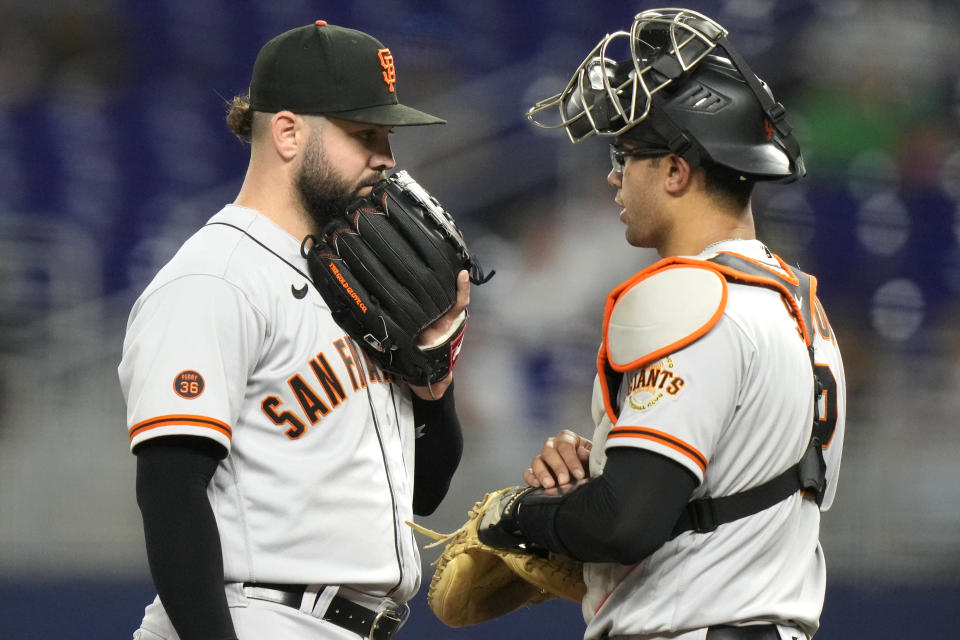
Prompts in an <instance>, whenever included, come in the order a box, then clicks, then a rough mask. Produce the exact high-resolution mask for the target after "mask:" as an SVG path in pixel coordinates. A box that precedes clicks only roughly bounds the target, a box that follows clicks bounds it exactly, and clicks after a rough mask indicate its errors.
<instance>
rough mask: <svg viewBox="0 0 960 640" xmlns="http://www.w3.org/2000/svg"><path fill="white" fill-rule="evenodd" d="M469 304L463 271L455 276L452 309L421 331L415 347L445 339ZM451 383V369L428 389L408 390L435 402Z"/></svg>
mask: <svg viewBox="0 0 960 640" xmlns="http://www.w3.org/2000/svg"><path fill="white" fill-rule="evenodd" d="M469 304H470V274H469V273H467V270H466V269H464V270H463V271H461V272H460V273H459V274H457V301H456V303H455V304H454V305H453V307H452V308H451V309H450V311H448V312H447V313H445V314H444V315H443V316H441V317H440V319H439V320H437V321H436V322H434V323H433V324H432V325H430V326H429V327H427V328H426V329H424V330H423V332H422V333H421V334H420V336H419V337H418V338H417V346H420V347H429V346H430V345H432V344H436V343H438V342H441V341H443V340H444V339H446V335H447V334H448V333H449V332H450V330H451V329H452V328H453V327H454V325H455V324H456V323H457V322H458V321H459V320H460V314H462V313H463V310H464V309H466V308H467V305H469ZM451 382H453V370H452V369H451V371H450V373H449V375H447V377H446V378H444V379H443V380H438V381H437V382H434V383H433V384H432V385H430V386H429V387H427V386H422V387H421V386H417V385H410V389H411V390H412V391H413V392H414V393H415V394H417V395H418V396H419V397H421V398H423V399H424V400H436V399H439V398H440V396H442V395H443V394H444V393H446V391H447V388H448V387H449V386H450V383H451Z"/></svg>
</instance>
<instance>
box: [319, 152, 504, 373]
mask: <svg viewBox="0 0 960 640" xmlns="http://www.w3.org/2000/svg"><path fill="white" fill-rule="evenodd" d="M301 252H302V253H303V255H304V257H306V258H307V263H308V265H309V268H310V275H311V277H312V278H313V282H314V284H315V285H316V287H317V289H318V290H319V291H320V294H321V295H322V296H323V299H324V300H325V301H326V303H327V305H328V306H329V307H330V312H331V314H332V315H333V319H334V320H336V322H337V324H339V325H340V326H341V327H342V328H343V329H344V331H346V332H347V334H348V335H349V336H350V337H351V338H353V339H354V340H355V341H356V342H357V343H358V344H360V345H361V347H363V349H364V350H365V351H366V353H367V354H368V355H369V356H370V358H371V359H372V360H373V361H374V362H375V363H376V364H377V365H378V366H380V368H382V369H384V370H385V371H389V372H391V373H394V374H397V375H398V376H400V377H401V378H403V379H404V380H406V381H408V382H410V383H412V384H416V385H429V384H431V383H433V382H436V381H438V380H441V379H443V378H445V377H446V376H447V374H448V373H449V372H450V370H451V369H452V368H453V364H454V362H455V361H456V359H457V356H458V355H459V353H460V345H461V342H462V340H463V334H464V331H465V329H466V324H467V315H468V314H467V313H466V311H464V313H463V314H462V315H461V316H460V318H459V319H458V321H457V322H456V323H454V326H453V327H452V329H451V330H450V331H449V332H447V335H445V336H444V338H443V340H441V341H440V343H439V344H433V345H429V347H427V348H421V347H419V346H417V337H418V336H419V335H420V334H421V333H422V332H423V330H424V329H426V328H427V327H429V326H430V325H432V324H433V323H435V322H436V321H437V320H438V319H439V318H440V317H441V316H443V315H444V314H446V313H447V312H448V311H450V309H452V308H453V306H454V304H455V303H456V300H457V274H459V273H460V271H462V270H464V269H466V270H467V271H468V272H469V274H470V280H471V282H473V283H474V284H483V283H484V282H486V281H487V280H489V279H490V278H491V277H492V276H493V272H492V271H491V272H490V274H489V275H486V276H485V275H484V273H483V270H482V268H481V267H480V264H479V262H477V260H476V258H475V257H473V256H471V255H470V252H469V251H468V250H467V245H466V243H465V242H464V240H463V236H462V234H461V233H460V230H459V229H458V228H457V226H456V224H455V223H454V221H453V218H452V217H451V216H450V214H449V213H447V212H446V211H445V210H444V209H443V207H442V206H440V203H439V202H437V200H436V198H434V197H432V196H431V195H430V194H429V193H427V191H426V190H425V189H424V188H423V187H421V186H420V185H419V184H417V182H416V181H415V180H414V179H413V178H411V177H410V175H409V174H408V173H407V172H406V171H398V172H397V173H395V174H393V175H392V176H390V177H389V178H387V179H385V180H381V181H380V182H378V183H377V184H376V185H374V187H373V191H372V193H371V194H370V196H368V197H366V198H361V199H359V200H358V201H357V202H355V203H354V204H352V205H351V206H350V207H349V208H348V210H347V211H346V214H345V217H343V218H340V219H337V220H334V221H332V222H330V223H329V224H328V225H327V226H326V228H324V229H323V233H322V237H321V238H315V237H313V236H307V238H306V239H305V240H304V242H303V246H302V247H301Z"/></svg>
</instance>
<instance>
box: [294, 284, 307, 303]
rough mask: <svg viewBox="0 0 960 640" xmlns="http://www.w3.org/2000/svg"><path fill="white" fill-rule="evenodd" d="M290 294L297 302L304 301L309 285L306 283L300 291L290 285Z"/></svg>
mask: <svg viewBox="0 0 960 640" xmlns="http://www.w3.org/2000/svg"><path fill="white" fill-rule="evenodd" d="M290 293H292V294H293V297H294V298H296V299H297V300H303V299H304V298H305V297H307V284H306V283H304V284H303V286H302V287H300V288H299V289H297V288H296V287H295V286H293V285H290Z"/></svg>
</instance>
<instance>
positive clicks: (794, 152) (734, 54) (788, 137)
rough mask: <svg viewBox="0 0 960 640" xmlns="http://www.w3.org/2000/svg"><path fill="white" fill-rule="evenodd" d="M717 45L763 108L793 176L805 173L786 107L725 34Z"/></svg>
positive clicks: (718, 40)
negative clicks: (775, 97) (785, 155)
mask: <svg viewBox="0 0 960 640" xmlns="http://www.w3.org/2000/svg"><path fill="white" fill-rule="evenodd" d="M717 46H718V47H719V48H721V49H723V50H724V51H725V52H726V54H727V57H729V58H730V62H732V63H733V66H735V67H736V68H737V71H739V72H740V75H742V76H743V79H744V81H745V82H746V83H747V86H748V87H750V90H751V91H752V92H753V95H755V96H756V97H757V100H758V101H759V102H760V107H761V108H762V109H763V112H764V113H765V114H766V116H767V119H768V120H769V121H770V124H771V125H772V126H773V128H774V129H775V130H776V132H777V134H778V136H779V142H780V144H781V145H782V146H783V150H784V151H786V152H787V156H788V157H789V158H790V163H791V164H792V165H793V170H794V176H796V177H802V176H804V175H806V173H807V169H806V167H805V166H804V164H803V156H802V155H801V154H800V143H799V142H797V139H796V137H795V136H794V135H793V129H792V128H791V127H790V124H789V123H788V122H787V110H786V108H785V107H784V106H783V104H781V103H779V102H777V101H776V100H774V99H773V96H772V95H771V94H770V92H769V91H767V90H766V89H765V88H764V87H763V85H762V84H760V78H758V77H757V74H755V73H754V72H753V70H752V69H751V68H750V65H749V64H747V61H746V60H745V59H744V57H743V56H742V55H740V52H739V51H737V48H736V47H734V46H733V43H732V42H730V39H729V38H728V37H727V36H726V34H724V35H721V36H720V37H719V38H717Z"/></svg>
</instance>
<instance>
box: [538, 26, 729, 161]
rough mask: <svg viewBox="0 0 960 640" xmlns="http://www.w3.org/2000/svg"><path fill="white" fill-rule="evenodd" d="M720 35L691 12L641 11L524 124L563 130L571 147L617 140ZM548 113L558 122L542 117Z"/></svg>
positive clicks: (602, 43)
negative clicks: (589, 141)
mask: <svg viewBox="0 0 960 640" xmlns="http://www.w3.org/2000/svg"><path fill="white" fill-rule="evenodd" d="M726 35H727V30H726V29H724V28H723V27H721V26H720V25H719V24H717V23H716V22H714V21H713V20H711V19H710V18H708V17H706V16H704V15H702V14H699V13H697V12H695V11H688V10H686V9H653V10H650V11H644V12H643V13H640V14H638V15H637V16H636V18H635V19H634V21H633V25H632V26H631V27H630V31H629V32H626V31H617V32H615V33H612V34H608V35H607V36H605V37H604V38H603V40H601V41H600V42H599V43H598V44H597V46H595V47H594V48H593V49H592V50H591V51H590V53H588V54H587V57H586V59H585V60H584V61H583V62H582V63H581V64H580V66H579V67H577V70H576V71H575V72H574V74H573V77H572V78H571V79H570V82H568V83H567V86H566V87H564V89H563V91H561V92H560V93H558V94H556V95H554V96H551V97H549V98H547V99H545V100H541V101H540V102H538V103H536V104H535V105H534V106H533V107H532V108H531V109H530V110H529V111H528V112H527V118H529V119H530V121H531V122H533V123H534V124H535V125H537V126H539V127H543V128H546V129H556V128H559V127H564V128H566V130H567V134H568V135H569V136H570V139H571V141H573V142H579V141H580V140H582V139H584V138H586V137H589V136H592V135H604V136H617V135H621V134H622V133H624V132H625V131H627V130H628V129H630V128H631V127H633V126H634V125H635V124H637V123H638V122H641V121H643V120H644V119H645V118H646V117H647V115H649V113H650V103H651V99H652V97H653V95H654V94H655V93H657V92H658V91H661V90H662V89H663V88H665V87H666V86H667V85H669V84H670V83H671V82H673V81H674V80H676V79H677V78H679V77H680V76H681V75H683V74H685V73H687V72H688V71H690V70H691V69H693V68H694V67H695V66H696V65H697V64H698V63H699V62H700V61H701V60H703V59H704V58H705V57H706V56H707V54H709V53H710V52H711V51H713V50H714V49H715V48H716V47H717V44H718V41H719V39H720V38H721V37H725V36H726ZM618 60H619V61H621V62H617V61H618ZM554 108H557V109H558V110H559V120H557V119H556V115H555V114H554V115H551V114H550V113H548V111H549V110H551V109H554ZM550 118H552V121H550V120H548V119H550Z"/></svg>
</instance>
